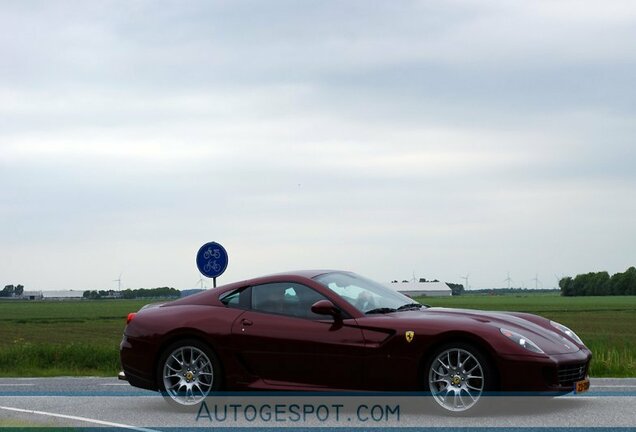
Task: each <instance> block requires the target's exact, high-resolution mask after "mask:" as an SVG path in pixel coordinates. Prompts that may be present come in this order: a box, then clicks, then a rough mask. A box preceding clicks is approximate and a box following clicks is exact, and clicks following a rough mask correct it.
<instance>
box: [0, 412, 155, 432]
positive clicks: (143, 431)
mask: <svg viewBox="0 0 636 432" xmlns="http://www.w3.org/2000/svg"><path fill="white" fill-rule="evenodd" d="M0 409H3V410H7V411H15V412H20V413H26V414H37V415H42V416H49V417H58V418H63V419H68V420H78V421H83V422H87V423H94V424H98V425H102V426H110V427H116V428H122V429H131V430H136V431H139V432H159V431H156V430H154V429H147V428H141V427H137V426H130V425H127V424H122V423H113V422H107V421H103V420H97V419H91V418H88V417H79V416H71V415H66V414H57V413H50V412H46V411H35V410H28V409H22V408H13V407H6V406H0Z"/></svg>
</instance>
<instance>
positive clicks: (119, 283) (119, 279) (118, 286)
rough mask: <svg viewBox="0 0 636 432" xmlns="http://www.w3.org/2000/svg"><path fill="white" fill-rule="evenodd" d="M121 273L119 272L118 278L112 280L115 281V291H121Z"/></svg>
mask: <svg viewBox="0 0 636 432" xmlns="http://www.w3.org/2000/svg"><path fill="white" fill-rule="evenodd" d="M121 275H122V273H119V278H118V279H114V280H113V282H117V291H121Z"/></svg>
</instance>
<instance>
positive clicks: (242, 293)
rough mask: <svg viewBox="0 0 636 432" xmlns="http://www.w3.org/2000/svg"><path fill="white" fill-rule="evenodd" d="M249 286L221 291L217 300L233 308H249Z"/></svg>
mask: <svg viewBox="0 0 636 432" xmlns="http://www.w3.org/2000/svg"><path fill="white" fill-rule="evenodd" d="M250 294H251V289H250V287H244V288H239V289H237V290H234V291H230V292H227V293H223V294H222V295H221V297H219V300H220V301H221V303H223V304H224V305H225V306H227V307H230V308H234V309H249V308H250Z"/></svg>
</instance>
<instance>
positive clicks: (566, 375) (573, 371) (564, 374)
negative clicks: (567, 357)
mask: <svg viewBox="0 0 636 432" xmlns="http://www.w3.org/2000/svg"><path fill="white" fill-rule="evenodd" d="M586 372H587V364H586V363H577V364H571V365H565V366H561V367H559V370H558V371H557V374H558V377H559V384H561V385H571V384H573V383H575V382H577V381H580V380H582V379H584V378H585V374H586Z"/></svg>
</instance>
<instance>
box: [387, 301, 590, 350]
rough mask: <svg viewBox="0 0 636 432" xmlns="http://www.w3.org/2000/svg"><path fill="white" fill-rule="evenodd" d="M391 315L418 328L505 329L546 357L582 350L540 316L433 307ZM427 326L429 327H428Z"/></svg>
mask: <svg viewBox="0 0 636 432" xmlns="http://www.w3.org/2000/svg"><path fill="white" fill-rule="evenodd" d="M388 315H391V316H393V317H395V318H397V319H400V320H407V321H410V323H411V324H413V325H415V326H417V325H418V324H424V322H428V323H429V324H430V322H431V320H433V321H441V322H444V323H445V324H446V325H445V327H447V328H453V329H461V328H464V327H465V328H469V329H474V328H475V326H480V325H483V326H488V327H490V328H493V327H496V328H505V329H508V330H511V331H513V332H516V333H519V334H521V335H522V336H524V337H526V338H528V339H530V340H531V341H532V342H534V343H536V344H537V345H538V346H539V347H540V348H541V349H542V350H543V351H544V352H545V353H546V354H550V355H551V354H566V353H573V352H577V351H579V350H580V347H579V346H578V345H577V344H576V343H575V342H574V341H571V340H569V339H567V338H566V337H564V336H563V335H561V334H560V333H557V330H556V329H553V328H552V326H551V325H550V321H549V320H548V319H546V318H543V317H540V316H538V315H532V314H527V313H516V312H493V311H478V310H472V309H449V308H441V307H433V308H428V309H422V310H419V311H408V312H396V313H392V314H388ZM424 325H426V324H424Z"/></svg>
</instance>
